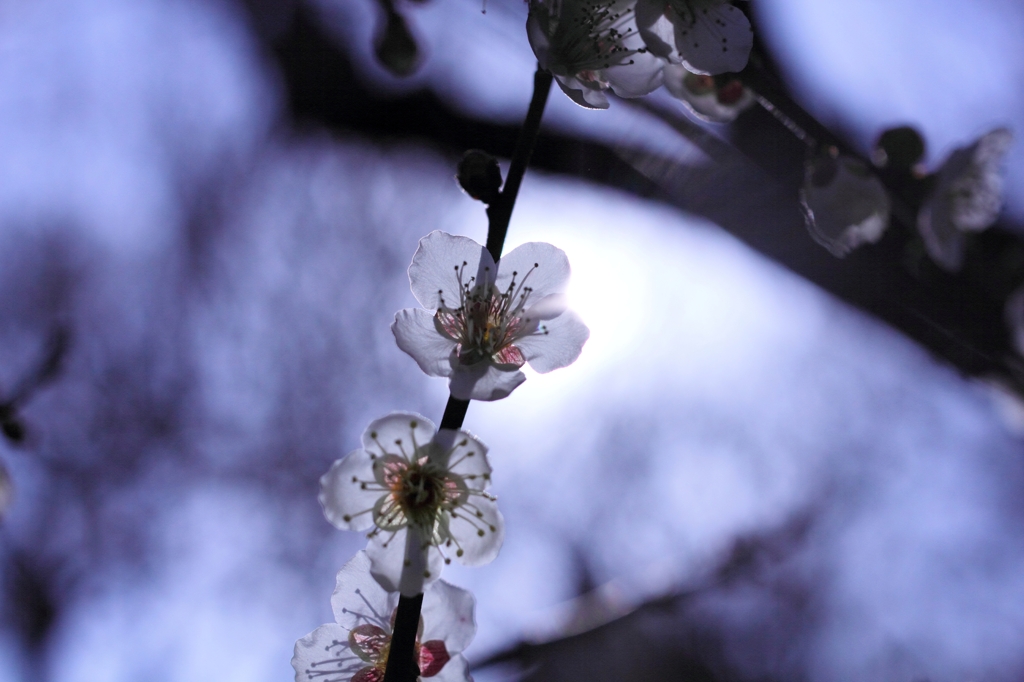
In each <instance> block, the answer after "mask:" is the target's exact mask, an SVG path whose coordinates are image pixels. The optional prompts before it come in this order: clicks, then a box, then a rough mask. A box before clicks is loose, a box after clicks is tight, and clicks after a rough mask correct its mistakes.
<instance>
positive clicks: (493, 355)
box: [434, 263, 539, 368]
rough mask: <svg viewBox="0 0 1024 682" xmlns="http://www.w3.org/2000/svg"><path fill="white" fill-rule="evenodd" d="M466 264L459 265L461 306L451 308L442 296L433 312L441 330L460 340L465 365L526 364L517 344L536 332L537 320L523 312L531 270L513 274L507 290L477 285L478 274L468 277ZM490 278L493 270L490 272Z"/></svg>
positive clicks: (527, 296)
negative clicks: (522, 274)
mask: <svg viewBox="0 0 1024 682" xmlns="http://www.w3.org/2000/svg"><path fill="white" fill-rule="evenodd" d="M466 265H467V264H466V263H463V264H462V266H461V267H458V266H457V267H456V268H455V271H456V274H457V277H458V279H459V305H458V306H457V307H454V308H453V307H449V306H448V305H447V304H446V302H445V300H444V292H443V291H442V292H438V293H439V294H440V295H441V305H440V307H439V308H438V310H437V313H436V314H435V315H434V323H435V325H436V326H437V328H438V330H439V331H441V332H442V333H443V334H445V335H446V336H448V338H450V339H452V340H454V341H458V346H457V347H456V352H457V354H458V358H459V362H460V363H462V364H463V365H474V364H476V363H478V362H481V361H483V360H490V361H491V362H493V363H494V364H496V365H505V366H508V367H510V368H519V367H522V366H523V365H524V364H525V363H526V359H525V358H524V357H523V353H522V351H520V350H519V349H518V348H517V347H516V346H515V345H514V344H515V342H516V341H517V340H518V339H521V338H522V337H524V336H526V335H527V334H530V333H532V332H533V330H534V329H535V328H536V323H535V321H531V320H530V319H529V318H528V317H526V316H525V315H524V311H525V308H526V303H527V301H528V300H529V298H530V295H531V294H532V293H533V289H532V288H531V287H528V286H526V285H525V283H526V280H527V278H528V277H529V276H530V273H532V272H533V270H535V269H536V268H537V267H539V264H537V263H534V264H533V268H531V269H530V271H529V272H527V273H526V275H525V276H524V277H523V278H522V280H519V281H517V279H518V277H519V273H518V272H513V273H512V281H511V282H509V285H508V287H507V288H506V289H505V291H500V290H499V289H498V288H497V287H496V286H495V285H493V284H491V283H490V282H485V283H483V284H477V283H476V278H475V277H470V278H469V280H468V281H466V280H465V271H466ZM487 274H488V277H489V276H490V273H487Z"/></svg>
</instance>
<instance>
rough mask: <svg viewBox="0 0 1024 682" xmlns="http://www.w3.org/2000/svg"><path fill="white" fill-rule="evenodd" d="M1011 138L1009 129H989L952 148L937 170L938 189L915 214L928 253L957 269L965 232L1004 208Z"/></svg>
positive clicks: (975, 229)
mask: <svg viewBox="0 0 1024 682" xmlns="http://www.w3.org/2000/svg"><path fill="white" fill-rule="evenodd" d="M1012 141H1013V134H1012V133H1011V132H1010V131H1009V130H1007V129H1006V128H996V129H995V130H992V131H990V132H988V133H985V134H984V135H982V136H981V137H980V138H978V139H977V140H976V141H975V142H974V143H973V144H972V145H970V146H969V147H960V148H958V149H956V150H954V151H953V153H952V154H950V155H949V158H948V159H946V162H945V163H943V164H942V167H941V168H940V169H939V170H938V172H937V174H936V179H935V188H934V189H933V190H932V192H931V194H929V196H928V198H927V199H925V202H924V204H923V205H922V206H921V210H920V212H919V213H918V215H917V229H918V231H919V232H920V233H921V237H922V238H923V239H924V245H925V248H926V249H927V251H928V255H929V256H931V257H932V260H934V261H935V262H936V263H937V264H938V265H939V266H940V267H942V268H944V269H946V270H949V271H951V272H955V271H957V270H959V269H960V266H961V265H962V264H963V257H964V246H965V239H964V233H966V232H980V231H982V230H985V229H987V228H988V227H989V226H991V225H992V223H994V222H995V221H996V217H997V216H998V215H999V211H1000V210H1001V209H1002V207H1003V176H1002V171H1001V170H1000V167H999V166H1000V163H1001V161H1002V159H1003V156H1004V155H1005V154H1006V150H1007V149H1009V147H1010V143H1011V142H1012Z"/></svg>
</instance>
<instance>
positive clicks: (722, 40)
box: [526, 0, 754, 120]
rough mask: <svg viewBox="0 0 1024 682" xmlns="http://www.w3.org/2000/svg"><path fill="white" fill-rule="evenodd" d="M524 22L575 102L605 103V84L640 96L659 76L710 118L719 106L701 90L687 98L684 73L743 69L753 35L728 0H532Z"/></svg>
mask: <svg viewBox="0 0 1024 682" xmlns="http://www.w3.org/2000/svg"><path fill="white" fill-rule="evenodd" d="M526 30H527V35H528V36H529V38H530V45H531V46H532V47H533V51H534V54H536V55H537V60H538V62H539V63H540V65H541V66H542V67H544V68H545V69H547V70H548V71H550V72H551V73H552V74H554V76H555V80H556V81H557V83H558V85H559V87H561V88H562V91H563V92H564V93H565V94H566V95H567V96H568V97H569V98H570V99H571V100H572V101H574V102H576V103H577V104H579V105H580V106H584V107H587V108H590V109H606V108H608V97H607V94H606V93H607V91H609V90H610V91H612V92H614V93H615V94H616V95H618V96H620V97H640V96H642V95H646V94H648V93H650V92H653V91H654V90H656V89H657V88H659V87H660V86H661V85H662V84H663V83H664V84H665V85H666V86H667V87H668V90H669V92H671V93H672V94H674V95H675V96H677V97H679V98H680V99H683V101H686V102H688V103H690V104H691V106H693V108H694V110H695V111H696V112H697V113H698V115H703V116H708V115H709V114H707V113H705V112H702V111H701V109H702V108H704V109H707V110H708V111H712V112H713V113H712V114H710V117H711V118H712V120H718V117H720V116H723V114H722V113H721V112H719V111H718V110H717V109H718V108H717V107H712V106H710V103H709V102H708V101H707V99H706V98H704V99H700V100H699V102H700V104H699V105H693V103H692V102H691V100H690V97H691V94H692V91H691V90H690V89H689V88H686V87H683V80H684V77H685V74H693V75H696V76H713V75H716V74H723V73H731V72H738V71H741V70H743V67H744V66H746V64H747V58H748V57H749V55H750V49H751V47H752V46H753V43H754V35H753V31H752V30H751V27H750V21H749V20H748V19H747V16H746V15H745V14H744V13H743V12H742V11H741V10H739V9H737V8H736V7H734V6H733V5H732V3H731V2H729V1H728V0H530V15H529V18H528V20H527V24H526ZM742 90H743V88H742V87H740V88H739V91H740V93H742ZM702 94H706V92H705V93H702ZM740 100H741V98H740V97H738V96H737V95H736V93H727V94H726V95H725V96H724V97H722V102H723V103H722V104H721V106H722V107H724V109H726V110H737V111H738V110H739V109H741V108H742V106H745V105H746V104H747V102H746V101H744V102H742V104H741V103H740ZM702 105H707V106H702ZM724 116H726V117H727V116H728V114H724ZM722 120H729V119H728V118H724V119H722Z"/></svg>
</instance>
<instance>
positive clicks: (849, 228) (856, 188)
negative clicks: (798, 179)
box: [800, 155, 890, 257]
mask: <svg viewBox="0 0 1024 682" xmlns="http://www.w3.org/2000/svg"><path fill="white" fill-rule="evenodd" d="M800 202H801V204H802V205H803V208H804V218H805V220H806V223H807V229H808V230H809V231H810V233H811V236H812V237H814V240H815V241H817V242H818V243H819V244H821V245H822V246H824V247H825V248H826V249H828V250H829V251H830V252H831V253H832V255H834V256H838V257H842V256H845V255H846V254H847V253H849V252H850V251H852V250H853V249H855V248H857V247H858V246H860V245H861V244H864V243H874V242H877V241H878V240H879V239H881V238H882V234H883V233H884V232H885V229H886V228H887V227H888V226H889V211H890V201H889V194H888V193H887V192H886V191H885V187H884V186H883V185H882V182H881V180H879V179H878V178H877V177H876V176H875V175H874V174H873V173H872V172H871V171H870V170H869V169H868V167H867V165H866V164H864V163H863V162H861V161H859V160H857V159H854V158H851V157H848V156H839V157H838V158H834V157H832V156H829V155H824V156H820V157H818V158H815V159H814V160H812V161H810V162H809V163H808V164H807V169H806V172H805V175H804V184H803V187H802V188H801V189H800Z"/></svg>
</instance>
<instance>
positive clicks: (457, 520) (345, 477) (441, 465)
mask: <svg viewBox="0 0 1024 682" xmlns="http://www.w3.org/2000/svg"><path fill="white" fill-rule="evenodd" d="M362 440H363V447H362V448H361V449H359V450H355V451H353V452H350V453H349V454H348V455H346V456H345V457H343V458H342V459H339V460H337V461H336V462H335V463H334V464H333V465H332V466H331V468H330V470H329V471H328V472H327V473H326V474H324V475H323V476H322V477H321V478H320V504H321V505H322V506H323V509H324V515H325V516H326V517H327V520H328V521H330V522H331V523H332V524H334V525H335V526H336V527H338V528H340V529H342V530H356V531H362V530H369V529H371V528H372V529H373V530H372V531H371V532H370V542H369V544H368V545H367V553H368V556H369V557H370V560H371V561H372V564H373V566H372V569H371V572H372V573H373V575H374V577H375V578H376V579H377V580H378V581H379V582H380V584H381V585H382V586H383V587H384V588H385V589H388V590H400V591H401V592H402V594H407V595H410V596H412V595H416V594H419V593H420V592H421V591H422V589H423V585H424V584H425V583H427V582H430V581H432V580H434V579H436V578H437V577H438V575H440V573H441V567H442V563H447V562H450V561H451V557H450V556H449V555H454V557H455V558H456V559H458V560H459V561H460V562H461V563H464V564H467V565H469V566H479V565H481V564H485V563H487V562H489V561H491V560H492V559H494V557H495V556H497V554H498V550H499V549H500V548H501V543H502V541H503V540H504V537H505V524H504V520H503V519H502V517H501V513H500V512H499V511H498V507H497V505H496V504H495V500H494V497H493V496H492V495H490V494H488V493H487V492H485V489H486V488H487V487H488V486H489V485H490V481H491V467H490V465H489V464H488V463H487V447H486V446H485V445H484V444H483V443H481V442H480V441H479V440H477V439H476V438H475V437H473V436H471V435H470V434H468V433H466V432H465V431H453V430H450V429H444V430H442V431H440V432H436V433H435V429H434V424H433V423H431V421H430V420H429V419H427V418H426V417H423V416H421V415H418V414H413V413H409V412H394V413H392V414H389V415H388V416H386V417H382V418H381V419H377V420H375V421H373V422H371V423H370V425H369V426H368V427H367V428H366V431H365V432H363V439H362Z"/></svg>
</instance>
